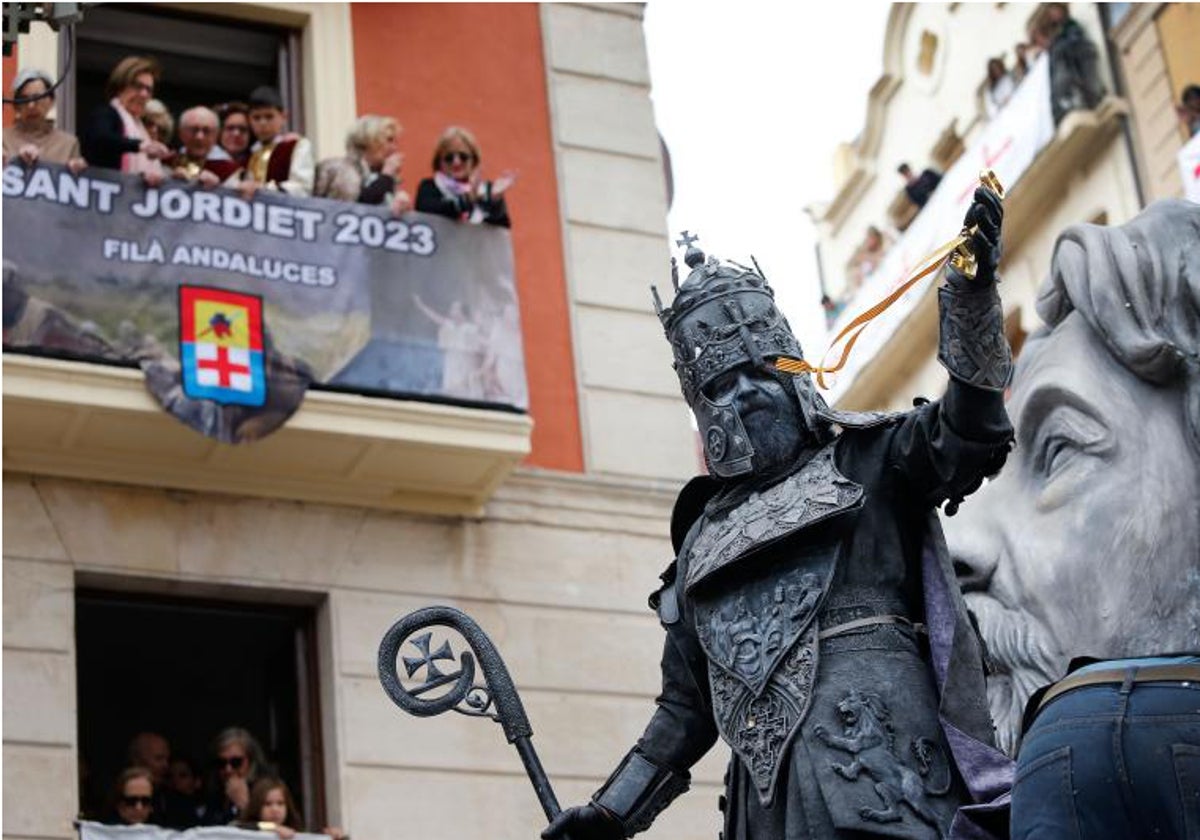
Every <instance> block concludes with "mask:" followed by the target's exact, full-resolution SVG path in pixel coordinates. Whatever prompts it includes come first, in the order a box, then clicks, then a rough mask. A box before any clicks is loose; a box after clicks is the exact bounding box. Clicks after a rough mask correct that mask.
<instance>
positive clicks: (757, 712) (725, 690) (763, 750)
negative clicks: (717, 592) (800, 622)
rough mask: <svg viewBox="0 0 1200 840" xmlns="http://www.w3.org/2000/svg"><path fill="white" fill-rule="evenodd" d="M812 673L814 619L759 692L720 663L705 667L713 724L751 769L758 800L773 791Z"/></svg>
mask: <svg viewBox="0 0 1200 840" xmlns="http://www.w3.org/2000/svg"><path fill="white" fill-rule="evenodd" d="M816 674H817V622H816V621H815V620H814V621H813V622H812V623H810V624H809V626H808V629H807V630H806V631H805V632H804V633H803V634H802V635H801V636H800V638H799V639H797V640H796V642H795V644H793V645H792V647H791V648H790V649H789V650H788V653H787V656H786V657H785V658H784V660H783V662H782V663H780V665H779V667H778V668H776V669H775V670H774V671H773V672H772V673H771V675H770V679H769V681H768V683H767V686H766V688H765V690H764V691H763V692H762V693H761V694H758V695H755V694H753V693H752V692H751V691H750V690H749V689H748V688H747V687H746V686H745V685H744V684H743V683H742V682H740V681H739V680H737V679H735V678H734V677H732V676H730V675H729V674H727V673H726V672H725V671H723V670H721V669H720V668H710V669H709V685H710V686H711V688H712V698H713V711H714V712H715V715H716V721H717V728H718V730H720V732H721V737H722V738H724V739H725V741H726V743H728V744H729V746H730V747H731V748H732V749H733V751H734V752H735V753H737V756H738V758H740V759H741V760H742V762H743V763H744V764H745V766H746V767H747V768H748V769H749V770H750V776H751V778H752V779H753V780H754V786H755V788H756V789H757V792H758V797H759V800H760V801H761V802H762V803H763V805H769V804H770V802H771V800H772V799H773V797H774V791H775V782H776V780H777V779H778V777H779V768H780V766H781V764H782V763H783V757H784V756H785V755H786V753H787V748H788V746H789V745H790V744H791V742H792V739H793V738H794V737H795V735H796V733H797V732H798V731H799V729H800V724H801V723H803V722H804V717H805V715H806V714H807V712H808V706H809V703H810V702H811V701H812V691H813V681H814V680H815V678H816Z"/></svg>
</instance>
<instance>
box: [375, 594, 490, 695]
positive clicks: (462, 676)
mask: <svg viewBox="0 0 1200 840" xmlns="http://www.w3.org/2000/svg"><path fill="white" fill-rule="evenodd" d="M464 618H466V619H467V621H468V622H470V623H471V624H472V625H474V624H475V622H473V621H471V620H470V619H469V618H467V617H466V616H465V615H464V614H463V613H461V612H459V611H458V610H456V609H454V608H453V607H426V608H424V609H420V610H417V611H416V612H413V613H409V614H408V615H406V616H404V618H402V619H400V620H399V621H397V622H396V623H395V624H393V625H392V626H391V628H390V629H389V630H388V631H387V633H385V634H384V635H383V640H382V641H380V643H379V682H380V683H381V684H382V685H383V690H384V691H385V692H386V693H387V696H388V697H390V698H392V702H393V703H395V704H396V705H397V706H399V707H400V708H401V709H403V710H404V711H406V712H408V713H409V714H410V715H416V716H417V717H432V716H433V715H440V714H441V713H442V712H448V711H450V710H451V709H453V708H454V707H455V706H457V705H458V704H459V703H461V702H462V701H463V700H464V699H465V698H466V696H467V695H468V694H469V693H470V691H471V689H472V687H473V685H474V683H475V657H473V656H472V655H471V652H470V651H463V654H462V657H461V659H460V662H461V667H462V670H461V671H460V672H459V675H458V678H457V679H455V680H454V685H453V686H452V687H451V688H450V690H449V691H447V692H446V693H445V694H443V695H441V696H440V697H435V698H434V699H432V700H422V699H420V698H418V697H416V696H415V695H414V694H413V693H412V692H410V691H409V690H408V689H406V688H405V687H404V686H403V685H402V684H401V683H400V674H399V672H398V671H397V670H396V658H397V657H398V656H399V655H400V646H401V645H403V644H404V642H405V641H407V640H408V638H409V637H410V636H412V634H413V633H416V632H417V631H418V630H423V629H425V628H426V627H435V626H438V627H441V626H444V627H451V628H453V629H455V630H457V631H459V632H460V633H462V634H463V637H464V638H467V640H468V644H470V638H469V637H468V636H467V634H466V633H465V632H464V629H463V626H462V619H464ZM476 629H478V626H477V625H476ZM481 632H482V631H481Z"/></svg>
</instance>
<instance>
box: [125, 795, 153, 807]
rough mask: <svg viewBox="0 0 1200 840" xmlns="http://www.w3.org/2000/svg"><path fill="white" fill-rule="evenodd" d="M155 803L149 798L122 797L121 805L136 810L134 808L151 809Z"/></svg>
mask: <svg viewBox="0 0 1200 840" xmlns="http://www.w3.org/2000/svg"><path fill="white" fill-rule="evenodd" d="M153 802H154V800H153V799H151V798H150V797H149V796H122V797H121V804H122V805H125V806H126V807H128V808H134V807H137V806H138V805H140V806H142V807H143V808H149V807H150V806H151V805H152V804H153Z"/></svg>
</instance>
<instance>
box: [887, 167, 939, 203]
mask: <svg viewBox="0 0 1200 840" xmlns="http://www.w3.org/2000/svg"><path fill="white" fill-rule="evenodd" d="M896 171H897V172H899V173H900V175H901V177H903V178H904V192H905V193H907V194H908V200H909V201H911V202H912V203H913V204H915V205H917V206H918V207H924V206H925V204H926V202H928V201H929V197H930V196H931V195H933V191H934V190H936V189H937V186H938V184H940V183H941V182H942V176H941V175H940V174H939V173H938V172H937V171H936V170H933V169H926V170H924V171H923V172H922V173H921V174H920V175H914V174H913V171H912V167H911V166H909V165H908V164H907V163H902V164H900V165H899V166H898V167H896Z"/></svg>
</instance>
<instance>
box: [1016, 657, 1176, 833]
mask: <svg viewBox="0 0 1200 840" xmlns="http://www.w3.org/2000/svg"><path fill="white" fill-rule="evenodd" d="M1084 663H1087V664H1084ZM1025 717H1026V727H1027V728H1026V733H1025V736H1024V742H1023V743H1022V745H1021V749H1020V752H1019V753H1018V754H1017V771H1016V777H1015V778H1016V780H1015V782H1014V784H1013V792H1012V838H1013V840H1025V838H1035V837H1036V838H1041V837H1054V838H1064V840H1066V838H1088V840H1105V838H1114V840H1115V838H1132V837H1154V838H1158V840H1174V838H1178V840H1184V838H1195V837H1200V655H1195V654H1189V655H1182V656H1157V657H1150V658H1142V659H1110V660H1101V661H1095V660H1083V659H1076V660H1075V661H1074V662H1072V663H1071V670H1070V672H1069V673H1068V675H1067V676H1066V677H1065V678H1064V679H1062V680H1060V681H1058V682H1056V683H1051V684H1050V685H1048V686H1045V687H1044V688H1043V689H1041V690H1040V691H1039V692H1037V693H1036V694H1034V695H1033V697H1031V698H1030V701H1029V706H1028V708H1027V709H1026V715H1025Z"/></svg>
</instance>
